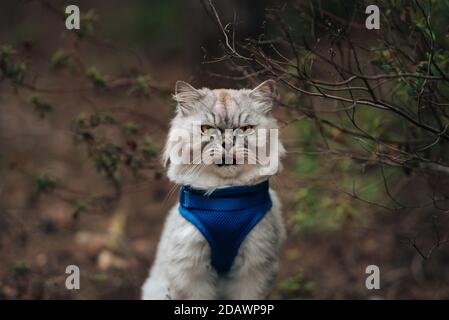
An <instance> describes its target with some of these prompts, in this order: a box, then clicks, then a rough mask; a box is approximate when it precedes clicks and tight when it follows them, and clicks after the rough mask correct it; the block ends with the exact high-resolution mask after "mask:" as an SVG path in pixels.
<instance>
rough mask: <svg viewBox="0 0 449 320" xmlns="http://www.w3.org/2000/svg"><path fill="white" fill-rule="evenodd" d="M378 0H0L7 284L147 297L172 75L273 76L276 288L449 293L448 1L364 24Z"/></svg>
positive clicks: (236, 81) (3, 279) (293, 295)
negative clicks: (75, 280)
mask: <svg viewBox="0 0 449 320" xmlns="http://www.w3.org/2000/svg"><path fill="white" fill-rule="evenodd" d="M69 4H76V5H78V6H79V8H80V10H81V29H80V30H76V31H75V30H67V29H66V28H65V24H64V21H65V18H66V15H65V13H64V9H65V7H66V6H67V5H69ZM369 4H371V3H366V2H365V1H355V0H353V1H344V2H343V1H285V2H284V1H269V0H267V1H257V2H255V1H214V2H209V1H174V0H167V1H144V0H130V1H126V2H125V1H118V0H117V1H112V0H95V1H87V0H86V1H71V2H70V3H69V2H66V1H58V0H54V1H51V0H28V1H26V0H23V1H2V3H1V4H0V47H1V48H0V70H1V74H0V299H138V298H139V297H140V287H141V285H142V283H143V281H144V279H145V278H146V276H147V274H148V270H149V268H150V266H151V263H152V261H153V259H154V256H155V250H156V246H157V242H158V239H159V237H160V232H161V230H162V226H163V223H164V219H165V216H166V214H167V211H168V210H169V209H170V208H171V206H173V204H174V203H175V202H176V201H177V196H178V194H177V192H178V188H177V186H175V185H173V184H172V183H170V182H169V181H168V180H167V178H166V177H165V172H164V168H163V167H162V166H161V163H160V151H161V149H162V148H163V145H164V141H165V137H166V134H167V131H168V128H169V125H170V119H171V117H173V115H174V107H175V105H174V102H173V101H172V99H171V94H172V93H173V88H174V83H175V82H176V80H184V81H188V82H190V83H192V84H193V85H195V86H197V87H203V86H205V87H210V88H220V87H232V88H242V87H253V86H255V85H256V84H257V83H259V82H261V81H263V80H266V79H267V78H275V79H277V80H278V82H279V85H280V91H281V96H282V98H281V101H280V103H279V107H278V108H277V109H276V110H275V111H274V112H275V115H276V116H277V117H278V118H279V119H280V124H281V138H282V140H283V141H284V143H285V145H286V147H287V151H288V154H287V157H286V158H285V160H284V171H283V172H282V173H281V174H280V175H279V176H277V177H275V178H274V179H272V186H273V188H274V189H276V190H277V191H278V193H279V194H280V196H281V198H282V202H283V206H284V217H285V220H286V223H287V226H288V241H287V243H286V245H285V247H284V250H283V252H282V263H281V272H280V275H279V277H278V280H277V282H276V286H275V289H274V291H273V293H272V295H271V298H273V299H323V298H324V299H354V298H356V299H366V298H380V299H404V298H425V299H432V298H446V299H447V298H449V286H448V284H449V271H448V269H447V268H446V263H448V262H449V252H448V247H446V246H445V244H446V242H449V240H447V239H448V238H447V235H448V230H449V229H448V219H447V215H448V213H449V201H448V199H449V198H448V197H449V178H448V177H449V166H448V165H447V163H449V159H448V158H449V152H448V150H449V149H448V145H447V141H448V140H447V133H449V132H446V129H447V128H448V126H449V118H448V115H447V113H446V110H447V108H448V106H449V103H448V102H449V100H448V97H449V88H448V74H449V73H448V71H449V63H448V59H449V55H448V51H447V48H448V44H449V38H448V36H447V35H448V29H447V28H448V22H449V17H448V15H449V4H448V1H446V0H443V1H419V2H418V1H415V2H413V1H378V5H379V7H380V10H381V29H380V30H367V29H366V27H365V19H366V17H367V14H366V13H365V8H366V7H367V6H368V5H369ZM225 35H226V36H227V37H228V38H227V39H228V42H226V37H225ZM354 48H356V49H357V50H358V51H356V50H355V49H354ZM354 52H358V54H355V53H354ZM376 74H381V75H382V76H381V77H378V78H376V77H371V76H372V75H376ZM385 74H387V76H386V77H385ZM410 74H411V75H410ZM353 75H356V78H355V80H354V81H352V80H350V81H349V82H345V81H346V80H347V79H350V77H351V76H353ZM363 75H368V76H363ZM342 81H343V84H339V83H340V82H342ZM348 83H350V85H351V87H349V86H347V84H348ZM320 86H323V87H320ZM360 88H362V89H360ZM326 90H328V91H326ZM335 97H337V98H335ZM339 97H340V98H339ZM344 99H346V100H344ZM366 101H368V102H366ZM359 103H361V104H362V105H363V104H364V106H359ZM366 106H368V107H366ZM415 106H416V108H417V109H413V108H414V107H415ZM355 110H357V114H356V111H355ZM379 110H380V111H379ZM385 110H386V111H385ZM410 119H411V120H410ZM68 265H77V266H79V268H80V271H81V289H80V290H72V291H70V290H67V289H66V287H65V279H66V276H67V275H66V274H65V269H66V267H67V266H68ZM368 265H377V266H379V268H380V272H381V273H380V274H381V289H380V290H368V289H367V288H366V287H365V279H366V277H367V274H366V273H365V268H366V267H367V266H368Z"/></svg>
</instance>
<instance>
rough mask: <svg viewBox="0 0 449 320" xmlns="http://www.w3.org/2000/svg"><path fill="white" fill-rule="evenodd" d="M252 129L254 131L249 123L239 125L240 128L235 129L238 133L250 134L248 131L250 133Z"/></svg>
mask: <svg viewBox="0 0 449 320" xmlns="http://www.w3.org/2000/svg"><path fill="white" fill-rule="evenodd" d="M253 131H254V126H250V125H247V126H243V127H240V128H238V130H237V132H238V133H239V134H250V133H252V132H253Z"/></svg>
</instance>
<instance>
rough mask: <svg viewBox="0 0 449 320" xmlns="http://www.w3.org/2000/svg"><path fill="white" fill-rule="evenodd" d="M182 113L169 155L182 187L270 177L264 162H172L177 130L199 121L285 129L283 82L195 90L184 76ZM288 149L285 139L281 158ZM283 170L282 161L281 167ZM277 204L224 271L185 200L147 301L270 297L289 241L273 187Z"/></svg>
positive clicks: (171, 220) (147, 287) (172, 220)
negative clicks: (278, 115) (276, 109)
mask: <svg viewBox="0 0 449 320" xmlns="http://www.w3.org/2000/svg"><path fill="white" fill-rule="evenodd" d="M174 98H175V100H176V101H177V102H178V106H177V114H176V116H175V118H174V119H173V121H172V125H171V129H170V133H169V139H168V140H167V144H166V147H165V154H164V160H165V162H166V163H167V164H168V177H169V179H170V180H171V181H173V182H175V183H177V184H180V185H181V184H185V185H190V186H192V187H194V188H199V189H208V190H213V189H215V188H222V187H227V186H233V185H252V184H257V183H259V182H261V181H264V180H266V179H267V178H268V177H267V176H261V175H260V172H259V169H260V164H241V165H227V166H217V165H215V164H211V165H204V164H203V165H195V164H174V163H172V162H171V161H170V151H171V149H172V148H173V142H171V140H170V136H171V135H172V133H173V130H175V129H179V128H184V129H186V130H190V131H191V130H192V129H191V127H192V123H193V122H194V121H197V122H198V121H199V122H201V123H206V124H209V125H212V126H214V127H218V128H238V127H240V126H242V125H245V124H249V125H253V126H254V128H255V129H259V128H266V129H270V128H277V122H276V120H275V119H274V118H273V116H272V113H271V108H272V106H273V104H274V101H275V98H276V86H275V82H274V81H273V80H268V81H265V82H264V83H262V84H261V85H259V86H258V87H257V88H255V89H253V90H249V89H242V90H232V89H218V90H210V89H207V88H202V89H195V88H193V87H192V86H190V85H189V84H187V83H185V82H181V81H178V82H177V84H176V94H175V96H174ZM188 147H189V148H190V149H194V148H202V150H203V151H202V152H206V150H209V151H210V150H211V149H214V148H215V149H216V148H220V147H221V146H216V145H213V144H212V143H211V144H206V145H204V144H196V145H195V144H194V143H192V144H191V145H189V146H188ZM284 153H285V151H284V148H283V147H282V145H281V144H280V142H279V152H278V156H279V157H281V156H282V155H283V154H284ZM279 169H280V166H279V168H278V170H279ZM270 195H271V199H272V202H273V206H272V208H271V209H270V210H269V211H268V212H267V214H266V215H265V216H264V218H263V219H262V220H261V221H260V222H259V223H258V224H257V225H256V226H255V227H254V229H253V230H252V231H251V232H250V233H249V234H248V235H247V236H246V238H245V240H244V241H243V243H242V245H241V247H240V249H239V253H238V255H237V256H236V258H235V260H234V263H233V266H232V268H231V270H230V271H229V273H228V274H226V275H218V274H217V272H216V271H215V270H214V269H213V268H212V267H211V265H210V247H209V244H208V242H207V240H206V239H205V238H204V237H203V235H202V234H201V233H200V232H199V231H198V229H197V228H196V227H195V226H194V225H192V224H191V223H190V222H189V221H187V220H186V219H185V218H183V217H182V216H181V215H180V214H179V212H178V205H179V204H178V203H177V204H176V205H175V206H174V207H173V208H172V209H171V210H170V212H169V215H168V217H167V220H166V222H165V226H164V230H163V232H162V236H161V240H160V243H159V246H158V250H157V256H156V259H155V261H154V264H153V267H152V269H151V271H150V275H149V277H148V279H147V280H146V281H145V283H144V285H143V287H142V298H143V299H266V298H268V296H269V294H270V292H271V289H272V285H273V283H274V280H275V278H276V275H277V271H278V265H279V258H278V255H279V251H280V248H281V244H282V242H283V240H284V238H285V228H284V224H283V220H282V216H281V204H280V202H279V199H278V197H277V195H276V193H275V192H274V191H273V190H271V189H270Z"/></svg>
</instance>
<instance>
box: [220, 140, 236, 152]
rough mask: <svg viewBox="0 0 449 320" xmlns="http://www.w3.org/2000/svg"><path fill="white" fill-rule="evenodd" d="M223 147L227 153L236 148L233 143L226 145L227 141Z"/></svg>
mask: <svg viewBox="0 0 449 320" xmlns="http://www.w3.org/2000/svg"><path fill="white" fill-rule="evenodd" d="M221 146H222V147H223V149H225V150H226V151H229V150H231V149H232V147H233V146H234V143H232V142H231V141H229V142H228V143H227V144H226V141H223V143H222V144H221Z"/></svg>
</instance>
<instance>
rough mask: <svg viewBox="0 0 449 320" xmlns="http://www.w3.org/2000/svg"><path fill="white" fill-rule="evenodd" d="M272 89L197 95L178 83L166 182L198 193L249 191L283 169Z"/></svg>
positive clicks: (269, 86) (206, 91)
mask: <svg viewBox="0 0 449 320" xmlns="http://www.w3.org/2000/svg"><path fill="white" fill-rule="evenodd" d="M276 98H277V90H276V84H275V82H274V81H273V80H267V81H265V82H263V83H262V84H260V85H259V86H257V87H256V88H255V89H241V90H233V89H215V90H211V89H208V88H202V89H195V88H194V87H192V86H191V85H190V84H188V83H186V82H183V81H178V82H177V83H176V90H175V95H174V99H175V101H176V102H177V111H176V116H175V118H174V119H173V120H172V123H171V128H170V132H169V135H168V139H167V143H166V146H165V150H164V156H163V157H164V163H165V164H166V165H168V177H169V178H170V180H172V181H174V182H176V183H178V184H186V185H191V186H193V187H198V188H207V189H213V188H220V187H224V186H232V185H247V184H255V183H257V182H260V181H263V180H265V179H267V176H269V175H273V174H275V173H277V172H278V171H279V170H280V169H281V165H280V161H279V159H280V158H281V157H282V156H283V155H284V153H285V150H284V148H283V146H282V144H281V143H280V141H279V139H278V132H277V130H278V125H277V122H276V119H275V118H274V117H273V115H272V112H271V110H272V108H273V105H274V103H275V100H276Z"/></svg>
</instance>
